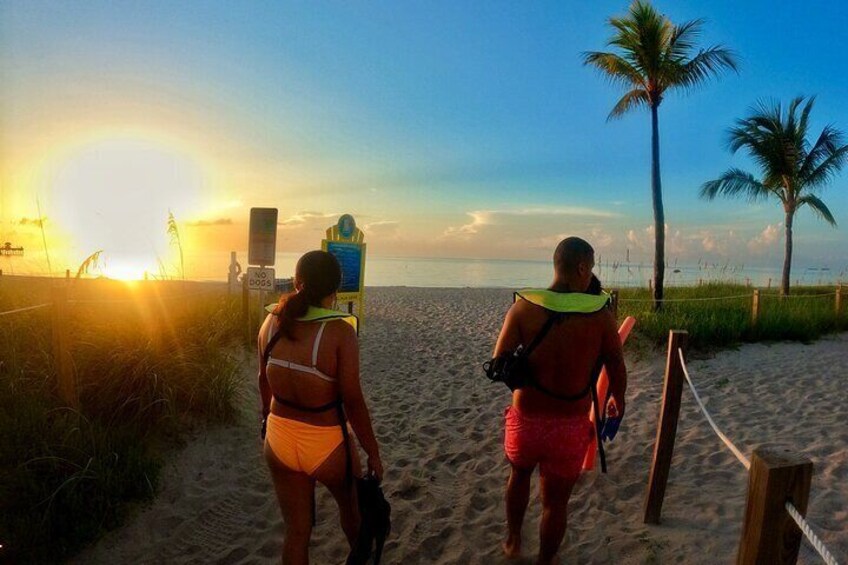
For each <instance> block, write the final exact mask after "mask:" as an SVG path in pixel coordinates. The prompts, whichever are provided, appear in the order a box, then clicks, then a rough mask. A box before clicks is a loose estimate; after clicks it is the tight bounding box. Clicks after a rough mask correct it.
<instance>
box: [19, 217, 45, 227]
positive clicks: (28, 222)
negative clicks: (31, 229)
mask: <svg viewBox="0 0 848 565" xmlns="http://www.w3.org/2000/svg"><path fill="white" fill-rule="evenodd" d="M46 223H47V216H44V217H43V218H41V219H39V218H21V219H20V220H19V221H18V225H21V226H36V227H41V226H42V225H44V224H46Z"/></svg>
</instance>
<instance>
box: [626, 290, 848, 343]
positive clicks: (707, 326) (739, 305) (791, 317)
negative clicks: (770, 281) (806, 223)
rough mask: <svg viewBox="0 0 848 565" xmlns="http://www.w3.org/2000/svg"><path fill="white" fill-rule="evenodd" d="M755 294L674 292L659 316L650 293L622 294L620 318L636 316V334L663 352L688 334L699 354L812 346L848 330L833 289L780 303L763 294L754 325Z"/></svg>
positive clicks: (797, 295)
mask: <svg viewBox="0 0 848 565" xmlns="http://www.w3.org/2000/svg"><path fill="white" fill-rule="evenodd" d="M753 291H754V289H753V288H750V287H747V286H745V285H736V284H723V283H715V284H705V285H701V286H693V287H672V288H669V289H668V292H667V293H666V300H667V302H666V303H665V304H664V305H663V309H662V310H661V311H660V312H653V311H652V308H651V294H650V291H649V290H648V289H622V290H621V291H620V292H619V297H620V304H619V317H620V318H623V317H624V316H635V317H636V318H637V320H638V323H637V325H636V330H635V331H636V332H637V334H638V335H639V336H641V337H642V338H643V339H646V340H647V341H649V342H650V343H651V344H653V345H655V346H658V347H664V346H665V345H666V343H667V341H668V332H669V331H670V330H672V329H679V330H686V331H687V332H688V333H689V345H690V347H694V348H702V349H703V348H716V347H726V346H730V345H734V344H738V343H743V342H754V341H779V340H793V341H812V340H814V339H816V338H819V337H821V336H822V335H824V334H826V333H829V332H834V331H839V330H841V329H844V328H846V327H848V324H846V320H848V318H847V317H846V313H845V312H844V309H843V314H842V316H841V317H840V318H839V319H837V318H836V315H835V309H834V305H835V298H834V293H835V288H834V287H797V288H795V289H793V294H792V295H791V296H789V297H786V298H781V297H780V295H779V293H778V291H777V290H772V289H761V290H760V313H759V317H758V320H757V323H756V325H755V324H753V322H752V303H753Z"/></svg>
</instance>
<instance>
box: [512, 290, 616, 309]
mask: <svg viewBox="0 0 848 565" xmlns="http://www.w3.org/2000/svg"><path fill="white" fill-rule="evenodd" d="M519 299H521V300H526V301H527V302H529V303H530V304H535V305H536V306H541V307H542V308H544V309H545V310H550V311H551V312H559V313H562V314H592V313H594V312H597V311H599V310H601V309H603V308H604V307H605V306H606V305H607V304H609V301H610V295H609V294H607V293H606V292H603V291H602V292H601V294H599V295H598V294H584V293H582V292H554V291H553V290H547V289H541V288H524V289H521V290H519V291H518V292H516V293H515V294H514V295H513V300H514V301H515V302H518V300H519Z"/></svg>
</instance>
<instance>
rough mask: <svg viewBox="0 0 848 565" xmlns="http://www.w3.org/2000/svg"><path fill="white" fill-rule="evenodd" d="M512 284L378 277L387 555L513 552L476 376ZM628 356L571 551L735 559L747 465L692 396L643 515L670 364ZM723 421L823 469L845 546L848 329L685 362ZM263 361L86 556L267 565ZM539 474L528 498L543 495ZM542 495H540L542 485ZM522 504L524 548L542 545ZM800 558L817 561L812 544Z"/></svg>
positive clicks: (493, 419) (743, 443)
mask: <svg viewBox="0 0 848 565" xmlns="http://www.w3.org/2000/svg"><path fill="white" fill-rule="evenodd" d="M509 301H510V293H509V292H507V291H503V290H479V289H475V290H456V289H452V290H446V289H411V288H410V289H407V288H394V289H379V290H378V291H376V290H375V291H374V292H372V293H370V295H369V303H368V317H367V319H366V320H365V327H364V332H363V336H362V340H361V343H362V363H363V385H364V388H365V391H366V395H367V397H368V398H369V401H370V405H371V409H372V413H373V416H374V421H375V422H376V432H377V435H378V438H379V440H380V442H381V445H382V450H383V458H384V461H385V462H386V464H387V474H386V480H385V485H384V486H385V491H386V493H387V495H388V496H389V498H390V500H391V502H392V505H393V524H394V530H393V533H392V536H391V538H390V540H389V541H388V542H387V547H386V553H385V562H386V563H390V564H394V563H398V564H400V563H404V564H407V563H463V564H483V563H485V564H486V565H491V564H493V563H503V562H505V561H504V560H503V559H502V557H501V554H500V550H499V542H500V539H501V537H502V535H503V532H504V508H503V500H502V498H503V487H504V483H505V480H506V477H507V474H508V469H507V466H506V464H505V462H504V459H503V454H502V449H501V441H502V435H501V434H502V414H503V409H504V407H505V406H506V405H507V403H508V394H507V391H506V389H501V388H499V387H495V386H494V385H490V384H489V383H488V382H486V380H485V378H484V377H483V375H482V372H481V370H480V363H482V361H484V360H485V359H486V358H487V356H488V355H489V354H490V352H491V348H492V345H493V343H494V339H495V337H496V335H497V331H498V330H499V327H500V323H501V321H502V317H503V314H504V312H505V310H506V308H507V307H508V304H509ZM662 357H663V355H662V354H661V353H652V354H650V356H649V357H648V358H647V359H645V360H643V361H640V362H637V363H633V362H632V359H631V365H630V371H631V375H630V379H631V388H630V391H629V394H628V396H629V405H628V410H629V412H628V416H627V420H626V422H625V424H624V425H623V427H622V432H621V435H620V436H619V438H617V439H616V442H614V443H613V444H612V445H611V446H610V447H609V449H608V454H609V455H608V458H609V462H610V472H609V474H608V475H600V474H598V473H597V472H593V473H591V474H587V475H586V476H584V477H583V479H581V482H580V484H579V485H578V487H577V489H576V491H575V495H574V496H573V498H572V502H571V507H570V512H571V514H570V524H569V531H568V533H567V540H568V547H567V548H566V549H565V550H564V554H563V555H564V557H565V559H564V562H565V563H608V562H616V563H677V562H681V563H683V562H685V563H728V562H732V561H733V560H734V558H735V552H736V545H737V543H738V538H739V533H740V528H741V521H742V518H743V514H744V504H745V491H746V484H747V483H746V481H747V478H746V474H745V472H744V469H743V468H742V467H741V466H740V465H739V464H738V463H737V462H736V460H735V458H734V457H733V456H732V455H731V454H730V453H729V452H728V451H727V450H726V449H725V448H724V447H723V445H722V444H720V442H719V441H718V439H717V438H715V436H714V435H713V434H712V431H711V430H710V429H709V428H708V426H707V425H706V423H705V421H704V420H703V418H702V417H701V416H700V415H699V414H698V413H697V407H696V406H695V404H694V401H693V400H692V399H691V396H690V395H689V394H688V392H687V391H684V402H683V407H682V410H681V421H680V426H679V431H678V440H677V449H676V451H675V456H674V461H673V467H672V477H671V482H670V484H669V488H668V491H667V494H666V503H665V508H664V514H663V517H664V523H663V525H662V526H652V527H648V526H645V525H644V524H642V520H641V515H642V503H643V496H644V490H645V484H646V481H647V472H648V466H649V464H650V458H651V452H652V449H653V439H654V433H655V426H656V418H657V410H658V402H659V398H660V393H661V381H662V370H663V363H664V359H663V358H662ZM690 370H691V373H692V376H693V378H695V380H696V383H697V384H698V386H699V389H700V391H701V394H702V397H703V398H704V400H705V401H706V402H707V405H708V408H709V409H710V411H711V412H712V413H713V415H714V417H715V418H716V420H717V421H718V423H719V425H720V426H722V427H723V428H724V431H725V433H727V434H728V435H729V436H730V437H731V438H733V439H734V441H736V443H737V445H739V447H740V448H741V449H742V450H743V451H744V452H746V453H750V451H751V450H752V449H753V447H754V446H756V445H759V444H761V443H767V442H777V443H780V444H782V445H786V446H788V447H789V448H791V449H793V450H796V451H800V452H802V453H804V454H805V455H807V456H808V457H810V458H811V459H812V460H813V462H814V465H815V475H814V479H813V487H812V495H811V500H810V512H809V517H810V518H811V520H812V522H813V523H814V525H815V526H816V528H817V531H818V532H819V533H820V534H821V536H822V538H823V539H824V540H825V542H826V543H827V544H828V546H829V547H830V549H831V550H832V551H833V552H834V554H835V555H837V556H844V555H846V554H848V511H846V507H848V504H846V503H848V427H846V426H845V425H844V416H843V411H842V405H843V404H844V399H845V398H846V397H848V394H846V391H848V384H846V382H848V381H846V376H847V375H846V374H848V334H843V335H840V336H836V337H831V338H827V339H824V340H821V341H819V342H816V343H814V344H812V345H802V344H776V345H746V346H743V347H741V348H739V349H738V350H730V351H725V352H722V353H719V354H718V355H716V356H714V357H712V358H709V359H702V360H694V361H691V362H690ZM254 375H255V369H254V368H252V367H251V368H246V369H245V380H246V384H245V390H246V396H245V402H244V410H243V415H242V417H241V419H240V421H239V423H238V425H235V426H230V427H226V428H221V429H213V430H210V431H208V432H204V433H202V434H200V435H198V437H197V438H196V439H195V440H194V441H192V442H191V443H190V444H189V445H188V446H187V447H186V449H185V450H184V451H182V452H181V453H180V454H178V455H177V457H176V458H175V459H174V460H173V461H172V462H170V463H169V464H168V465H167V467H166V469H165V472H164V475H163V481H162V488H161V492H160V494H159V495H158V497H157V498H156V500H155V501H154V502H153V503H152V504H151V505H150V506H149V507H148V508H146V509H144V510H142V511H141V512H139V513H138V515H137V516H135V517H134V519H133V520H132V521H131V523H130V524H129V525H127V526H126V527H124V528H122V529H121V530H118V531H115V532H112V533H111V534H109V535H107V536H106V537H105V538H104V539H103V540H101V541H100V542H99V543H98V544H97V545H96V546H95V547H93V548H91V549H90V550H88V551H87V552H85V553H84V554H83V555H81V556H80V557H79V558H78V559H77V560H76V562H78V563H115V562H125V563H221V564H225V563H226V564H230V563H231V564H243V563H244V564H246V563H274V562H279V551H280V547H281V541H282V533H281V532H282V524H281V519H280V515H279V509H278V508H277V506H276V500H275V499H274V497H273V494H272V487H271V484H270V480H269V477H268V474H267V470H266V469H265V465H264V462H263V460H262V459H261V457H260V448H261V445H260V442H259V439H258V436H257V433H256V432H257V431H256V420H255V406H256V387H255V382H254V381H255V377H254ZM536 488H537V487H536V485H535V484H534V492H535V490H536ZM534 499H535V494H534ZM318 509H319V510H318V524H317V526H316V528H315V531H314V532H313V536H312V546H311V547H312V549H311V556H312V562H313V563H317V564H324V563H342V562H343V561H344V557H345V555H346V552H345V550H344V547H343V542H342V536H341V533H340V532H339V531H338V527H337V515H336V511H335V508H334V507H333V506H332V502H331V500H330V497H329V495H328V493H326V492H325V491H324V490H323V489H319V495H318ZM538 515H539V505H538V502H537V501H536V500H534V501H533V502H532V503H531V507H530V509H529V511H528V517H527V523H526V524H525V553H526V555H527V556H528V557H527V558H526V559H524V560H519V561H518V563H531V562H532V561H531V560H530V558H529V556H531V555H532V554H534V553H535V551H536V549H537V548H538V541H537V539H536V532H537V531H538ZM802 562H807V563H817V562H818V561H817V558H816V557H815V556H814V554H813V553H812V552H811V550H809V549H808V548H805V549H802Z"/></svg>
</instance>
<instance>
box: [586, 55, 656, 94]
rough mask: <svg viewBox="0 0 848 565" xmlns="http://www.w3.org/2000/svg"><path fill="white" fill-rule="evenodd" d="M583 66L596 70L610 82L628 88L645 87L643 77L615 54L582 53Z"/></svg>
mask: <svg viewBox="0 0 848 565" xmlns="http://www.w3.org/2000/svg"><path fill="white" fill-rule="evenodd" d="M583 64H584V65H590V66H593V67H595V68H597V69H598V70H599V71H601V72H602V73H604V75H605V76H606V77H607V79H609V81H610V82H613V83H617V84H620V85H622V86H626V87H629V88H632V87H633V86H642V87H645V77H644V76H643V75H642V74H641V73H640V72H639V70H638V69H636V68H635V67H634V66H633V65H632V64H631V63H630V62H628V61H627V60H626V59H625V58H624V57H622V56H620V55H618V54H616V53H604V52H602V51H587V52H585V53H583Z"/></svg>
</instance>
